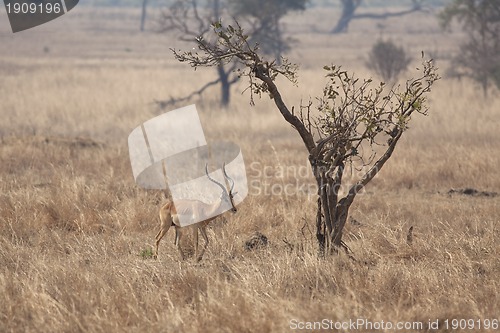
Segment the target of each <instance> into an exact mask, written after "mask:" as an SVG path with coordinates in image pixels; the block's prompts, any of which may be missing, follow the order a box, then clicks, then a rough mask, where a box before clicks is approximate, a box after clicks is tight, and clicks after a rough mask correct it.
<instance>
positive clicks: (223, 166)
mask: <svg viewBox="0 0 500 333" xmlns="http://www.w3.org/2000/svg"><path fill="white" fill-rule="evenodd" d="M222 172H223V173H224V177H226V179H227V180H228V181H229V182H230V183H231V189H230V190H229V192H232V191H233V189H234V180H233V179H232V178H231V177H229V176H228V174H227V172H226V162H224V164H222Z"/></svg>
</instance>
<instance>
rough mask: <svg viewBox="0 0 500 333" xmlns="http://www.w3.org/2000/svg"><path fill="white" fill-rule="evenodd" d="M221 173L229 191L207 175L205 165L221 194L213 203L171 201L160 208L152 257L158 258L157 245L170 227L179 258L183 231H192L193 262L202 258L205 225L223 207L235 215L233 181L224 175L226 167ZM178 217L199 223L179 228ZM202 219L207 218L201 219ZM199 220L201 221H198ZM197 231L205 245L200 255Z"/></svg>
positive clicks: (206, 237) (206, 240) (205, 231)
mask: <svg viewBox="0 0 500 333" xmlns="http://www.w3.org/2000/svg"><path fill="white" fill-rule="evenodd" d="M222 172H223V174H224V178H225V179H226V180H227V181H228V183H229V184H230V187H229V189H228V188H227V187H226V186H225V185H223V184H221V183H219V182H218V181H216V180H215V179H213V178H212V177H210V175H209V173H208V165H205V173H206V175H207V177H208V179H209V180H210V181H212V182H213V183H215V184H217V185H218V186H219V187H220V188H221V189H222V193H221V195H220V197H219V199H217V200H216V201H215V202H214V203H212V204H206V203H204V202H202V201H199V200H187V199H184V200H175V204H174V202H173V201H172V200H169V201H168V202H167V203H166V204H165V205H163V206H162V207H161V208H160V230H159V231H158V234H157V235H156V250H155V254H154V257H155V258H157V257H158V245H159V244H160V241H161V239H162V238H163V236H165V234H166V233H167V231H168V229H170V227H171V226H174V227H175V245H177V248H178V249H179V253H180V254H181V258H182V259H183V260H184V259H185V256H184V252H183V251H182V248H181V244H180V241H181V238H182V235H183V233H184V231H185V229H188V228H190V229H192V230H193V236H194V244H195V260H197V261H199V260H201V258H202V257H203V254H204V253H205V250H206V249H207V246H208V236H207V230H206V228H207V225H208V224H209V223H210V222H211V221H213V220H214V219H215V218H216V217H218V216H219V215H221V214H222V213H224V210H223V209H224V207H230V211H231V212H233V213H236V211H237V209H236V206H235V205H234V201H233V197H234V195H236V193H233V189H234V180H232V179H231V178H230V177H229V176H228V175H227V173H226V165H225V163H224V165H223V166H222ZM179 215H181V216H187V217H188V218H189V219H191V220H193V221H199V222H196V223H193V224H190V225H187V226H181V224H180V221H179ZM204 217H208V218H206V219H203V218H204ZM200 220H201V221H200ZM198 230H200V233H201V236H202V237H203V240H204V241H205V245H204V246H203V250H202V251H201V253H198Z"/></svg>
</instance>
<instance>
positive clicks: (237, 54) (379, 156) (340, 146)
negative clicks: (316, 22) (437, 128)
mask: <svg viewBox="0 0 500 333" xmlns="http://www.w3.org/2000/svg"><path fill="white" fill-rule="evenodd" d="M213 31H214V35H215V36H214V37H215V40H216V42H215V43H207V42H206V41H205V39H198V40H197V44H198V48H199V50H200V51H199V52H194V51H188V52H182V51H175V50H174V55H175V57H176V59H177V60H179V61H181V62H187V63H189V64H190V65H191V66H192V67H194V68H197V67H200V66H209V67H210V66H218V65H219V64H220V63H225V62H230V61H237V62H238V63H240V64H241V65H242V66H244V69H243V70H242V71H241V75H242V76H245V77H247V78H248V82H249V87H248V90H249V91H250V93H251V97H250V101H251V103H252V104H253V102H254V96H255V95H258V96H260V95H261V94H263V93H264V94H268V95H269V97H270V98H271V99H272V100H273V101H274V103H275V105H276V108H277V109H278V111H279V112H280V113H281V115H282V116H283V118H284V119H285V121H287V122H288V123H289V124H290V125H292V127H293V128H294V129H295V130H296V131H297V133H298V134H299V135H300V137H301V138H302V141H303V143H304V145H305V147H306V149H307V152H308V155H309V163H310V165H311V168H312V171H313V174H314V176H315V178H316V183H317V186H318V201H317V214H316V237H317V240H318V244H319V248H320V252H321V253H325V251H326V253H330V252H332V251H336V249H338V248H339V247H343V248H344V249H345V250H346V251H348V246H347V245H346V244H345V243H344V242H343V241H342V234H343V230H344V226H345V223H346V220H347V216H348V213H349V208H350V207H351V204H352V203H353V201H354V198H355V197H356V195H357V194H358V193H359V192H360V191H361V190H363V188H364V187H365V186H366V185H367V184H368V183H369V182H370V181H371V180H372V179H373V177H375V175H376V174H377V173H378V172H379V171H380V170H381V169H382V167H383V166H384V165H385V163H386V162H387V160H388V159H389V158H390V157H391V155H392V153H393V152H394V149H395V147H396V144H397V143H398V142H399V140H400V138H401V137H402V135H403V133H404V132H405V130H406V129H407V128H408V123H409V122H410V120H411V118H412V116H413V115H414V114H415V113H420V114H426V113H427V111H428V108H427V106H426V98H425V95H426V94H427V93H429V92H430V90H431V87H432V85H433V84H434V82H435V81H436V80H438V79H439V77H438V75H437V73H436V68H435V67H434V65H433V64H432V62H431V61H423V62H422V68H421V75H420V76H419V77H417V78H416V79H411V80H408V81H407V82H406V85H405V86H404V87H402V89H401V91H399V89H390V90H388V91H386V89H385V85H384V84H383V83H381V84H380V85H377V86H376V87H375V88H372V87H371V84H372V80H360V79H358V78H355V77H354V76H353V75H350V74H348V73H347V72H345V71H343V70H341V68H340V67H337V66H325V67H324V69H325V71H326V78H327V84H326V86H325V88H324V89H323V94H322V95H321V96H320V97H318V99H317V100H318V102H317V105H316V107H315V108H316V110H314V107H313V102H309V103H307V104H306V105H301V106H300V108H299V110H298V111H296V110H295V108H293V107H292V108H291V109H290V108H289V107H288V106H287V104H286V102H285V99H284V98H283V96H282V95H281V93H280V90H279V88H278V85H277V83H276V78H277V77H278V76H284V77H285V78H287V79H288V80H290V81H291V82H293V83H297V67H296V66H295V65H293V64H291V63H290V62H288V60H287V59H283V63H282V64H281V65H277V64H276V63H274V62H267V61H265V60H264V59H263V58H261V55H260V54H259V53H258V49H257V47H256V46H252V45H250V44H249V42H248V36H246V35H245V34H244V32H243V30H242V29H241V27H240V26H239V25H238V24H237V25H236V27H233V26H231V25H228V26H227V27H226V26H223V25H222V24H221V23H220V22H218V23H215V24H214V25H213ZM349 168H358V170H360V176H359V177H358V178H357V179H356V180H354V181H353V183H352V184H349V185H347V177H344V176H345V174H346V172H347V170H348V169H349Z"/></svg>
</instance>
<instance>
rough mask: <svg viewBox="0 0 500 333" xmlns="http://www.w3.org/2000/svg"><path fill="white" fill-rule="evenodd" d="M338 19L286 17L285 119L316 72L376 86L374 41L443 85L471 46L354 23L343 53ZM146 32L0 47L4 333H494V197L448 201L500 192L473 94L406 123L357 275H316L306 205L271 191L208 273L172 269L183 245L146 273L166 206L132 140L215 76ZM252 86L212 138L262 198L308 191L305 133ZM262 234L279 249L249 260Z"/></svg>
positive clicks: (116, 14)
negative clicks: (424, 62) (426, 58)
mask: <svg viewBox="0 0 500 333" xmlns="http://www.w3.org/2000/svg"><path fill="white" fill-rule="evenodd" d="M335 15H337V13H335V12H332V11H330V10H311V11H306V12H305V13H304V14H299V15H295V16H293V17H289V18H287V20H286V29H287V31H289V32H290V33H292V34H293V35H294V37H295V38H296V39H297V40H298V44H297V45H296V47H295V49H294V50H293V51H292V52H291V54H290V58H291V59H292V61H296V62H300V63H301V71H300V73H299V86H298V87H294V86H292V85H290V84H288V83H286V82H283V83H280V84H281V86H282V90H283V91H282V93H283V95H284V96H285V98H286V99H287V101H289V103H290V104H295V105H297V104H298V103H300V100H301V99H304V100H307V99H308V98H309V96H311V95H313V96H314V95H316V94H319V92H320V89H321V87H322V84H323V82H324V81H323V79H322V77H323V73H322V70H321V68H322V66H323V65H324V64H328V63H336V64H344V66H345V67H346V68H347V69H349V70H352V71H355V72H356V73H358V74H359V75H361V76H373V73H369V72H368V71H367V70H366V69H365V68H364V61H366V58H367V54H368V51H369V49H370V47H371V44H372V43H373V41H374V39H375V38H376V37H377V36H378V35H380V34H383V35H384V37H387V38H389V37H390V38H393V40H395V41H396V42H398V43H401V44H403V45H404V46H405V47H406V48H407V50H408V52H411V53H412V54H415V56H416V57H417V58H418V55H419V53H420V51H421V50H424V51H426V52H428V53H434V54H435V56H436V58H437V62H438V66H439V67H442V68H443V71H444V69H446V66H448V63H449V57H450V55H451V54H453V52H454V50H455V49H456V46H457V43H458V41H459V40H460V38H461V34H460V33H458V32H457V33H452V34H443V33H441V32H440V30H439V28H438V27H437V23H436V22H435V21H434V19H433V18H432V16H431V15H420V16H414V17H412V18H411V19H410V17H407V18H404V19H401V20H398V19H395V20H390V21H387V22H386V23H384V24H385V28H384V29H383V31H382V32H380V31H378V30H377V28H376V23H375V22H371V21H359V22H355V23H353V24H352V27H351V32H350V33H349V34H347V35H341V36H331V35H328V34H326V33H325V31H328V28H330V25H331V24H332V22H333V19H331V17H334V16H335ZM138 17H139V13H136V12H134V11H132V10H115V9H99V11H97V10H94V9H88V8H81V9H79V8H77V9H75V10H73V11H72V12H71V13H70V14H67V15H66V16H65V17H63V18H61V19H60V20H57V21H54V22H52V23H50V24H47V25H45V26H41V27H39V28H37V29H33V30H29V31H26V32H23V33H19V34H15V35H12V34H11V33H10V32H9V31H8V30H7V28H6V27H3V30H2V31H1V32H0V41H1V43H2V48H1V49H0V87H1V89H0V114H1V119H2V121H1V122H0V140H1V141H0V190H1V191H0V293H1V295H2V301H1V302H0V331H1V332H41V331H43V332H123V331H127V332H145V331H146V332H152V331H160V332H200V331H203V332H289V331H291V330H292V329H291V325H292V323H294V322H298V321H300V322H306V321H308V322H312V321H321V320H323V319H328V320H333V321H339V322H347V321H349V320H354V321H355V320H357V319H361V318H366V319H368V320H370V321H372V322H375V321H377V322H380V321H382V320H383V321H385V322H394V323H396V322H402V321H410V322H416V321H420V322H422V323H423V324H424V329H423V331H430V329H427V328H425V327H427V326H426V325H427V323H428V322H429V321H435V320H438V319H439V320H440V324H441V326H440V328H439V330H438V331H441V332H445V331H451V330H450V329H448V330H446V327H445V326H444V321H445V320H446V319H449V320H450V324H451V320H452V319H474V320H475V327H474V329H472V330H471V331H474V332H491V330H487V329H485V328H483V327H481V328H479V327H478V325H479V324H478V323H479V322H478V320H486V319H490V320H491V319H498V316H499V313H498V309H499V308H500V298H499V296H498V295H499V294H500V293H499V291H500V285H499V282H498V275H499V273H500V261H499V260H498V257H499V255H500V242H499V238H500V229H499V226H498V222H499V216H500V208H499V207H500V205H499V197H498V196H497V197H473V196H463V195H459V194H448V191H449V190H450V189H452V188H454V189H457V188H466V187H471V188H476V189H479V190H483V191H489V192H499V191H500V190H499V189H500V177H499V173H498V165H500V144H499V139H500V134H499V132H498V124H499V123H500V99H499V95H498V92H496V91H492V92H491V93H490V95H489V98H488V99H485V98H483V96H482V93H481V91H480V89H479V87H477V86H476V85H475V84H474V83H473V82H471V81H468V80H462V81H457V80H453V79H450V78H446V77H445V78H443V80H441V81H440V82H439V83H438V84H437V86H436V87H435V89H434V90H433V92H432V94H431V97H430V106H431V111H430V115H429V116H428V117H416V118H415V119H413V121H412V123H411V128H410V129H409V131H408V133H407V135H406V137H405V138H404V140H402V142H401V143H400V145H399V146H398V148H397V149H396V152H395V153H394V156H393V158H392V159H391V160H390V161H389V162H388V164H387V166H386V167H384V169H383V170H382V171H381V172H380V174H379V175H378V176H377V177H376V178H375V179H374V180H373V182H372V183H370V185H369V186H368V188H367V190H366V193H363V194H362V195H360V197H358V199H357V201H356V202H355V204H354V206H353V208H352V210H351V214H352V216H353V217H354V219H355V220H356V221H357V222H358V223H351V224H349V226H348V232H347V234H346V239H345V241H346V242H347V243H348V245H349V246H350V247H351V249H352V250H353V252H354V255H355V257H356V259H357V261H352V260H350V259H349V258H348V257H346V256H344V255H339V256H332V257H328V258H326V259H320V258H318V257H317V252H316V251H317V248H316V244H315V240H314V235H313V234H314V222H313V221H314V216H315V209H314V205H315V197H314V195H313V194H314V193H312V194H310V193H305V192H299V193H297V194H291V195H284V194H283V193H281V192H279V190H275V191H274V192H273V191H271V190H269V191H267V192H266V191H264V189H263V188H253V189H252V188H251V189H250V195H249V197H247V198H246V200H245V201H244V202H243V203H242V204H241V205H240V207H239V210H238V213H237V214H235V215H231V216H227V223H223V221H219V222H216V223H214V226H213V228H211V230H210V231H209V237H210V240H211V243H210V246H209V248H208V250H207V252H206V253H205V257H204V259H203V261H202V262H200V263H197V264H195V263H194V262H193V261H192V260H191V261H184V262H183V261H180V259H179V258H178V253H177V251H176V249H175V247H174V245H173V236H172V235H167V237H166V241H164V242H163V243H162V244H161V248H160V256H159V259H158V260H152V259H150V258H149V255H148V254H149V252H148V250H149V249H151V247H152V245H153V242H154V236H155V234H156V231H157V227H158V217H157V212H158V209H159V207H160V205H161V203H162V201H163V200H164V199H163V195H162V194H161V193H157V192H152V191H145V190H142V189H140V188H138V187H137V186H136V185H135V184H134V180H133V177H132V173H131V169H130V162H129V160H128V149H127V144H126V142H127V141H126V140H127V136H128V133H129V132H130V131H131V130H132V129H133V128H135V127H136V126H137V125H138V124H140V123H141V122H143V121H145V120H147V119H149V118H151V117H153V116H155V115H157V114H160V113H161V112H163V111H161V110H158V109H157V108H156V106H155V105H154V103H153V101H154V100H155V99H163V98H165V99H166V98H168V97H170V96H174V97H180V96H183V95H184V94H187V93H189V92H191V91H192V90H193V89H194V88H196V87H198V86H199V83H200V82H203V81H205V80H210V79H212V77H213V72H212V71H211V70H201V71H199V72H192V71H191V70H190V69H189V68H187V67H185V66H184V65H181V64H177V63H175V62H174V61H173V60H172V56H171V54H170V53H169V51H168V48H169V47H188V46H187V45H182V44H179V43H177V42H175V41H174V40H173V38H172V37H169V36H166V35H160V34H155V33H154V32H152V31H149V32H147V33H143V34H141V33H139V32H138V31H137V30H138V22H139V19H138ZM0 18H1V19H0V21H1V22H4V20H3V19H4V18H6V17H5V13H4V12H2V13H0ZM150 29H152V27H150ZM311 31H316V32H311ZM4 46H5V47H4ZM416 65H418V59H416V60H415V64H414V66H416ZM414 66H413V67H414ZM406 75H407V76H408V77H410V76H411V75H412V72H409V73H406ZM244 87H245V86H244V83H243V82H241V83H240V84H238V85H237V87H235V89H234V90H233V102H232V104H231V106H230V108H229V109H228V110H225V111H224V110H219V108H218V106H217V92H218V91H217V89H216V88H214V89H212V90H210V91H209V92H207V94H205V95H204V96H203V98H202V99H201V100H196V101H195V102H196V104H197V107H198V110H199V112H200V117H201V120H202V124H203V126H204V129H205V134H206V136H207V138H208V139H209V140H216V139H221V138H223V139H225V140H231V141H234V142H236V143H237V144H239V145H240V147H242V151H243V154H244V158H245V161H246V164H247V167H248V170H247V171H248V178H249V181H250V182H252V181H253V182H254V183H255V182H256V181H258V182H259V183H260V184H263V183H265V184H267V185H268V188H270V187H272V186H274V185H275V187H274V188H275V189H279V188H280V186H283V185H286V184H298V185H301V184H306V185H307V184H311V181H312V180H311V178H310V175H309V176H308V175H307V174H298V175H294V174H293V173H291V170H295V169H293V168H294V167H302V168H305V166H306V155H305V150H304V149H303V147H302V144H301V142H300V139H299V138H298V137H297V135H296V133H295V132H294V130H293V129H291V128H290V127H289V126H288V125H286V123H284V121H283V120H282V119H281V118H280V116H279V114H278V112H277V111H276V110H275V109H274V107H273V104H272V101H268V100H266V98H263V99H262V100H259V101H257V106H255V107H251V106H250V105H249V103H248V96H247V95H240V92H241V91H242V90H243V89H244ZM252 163H253V164H252ZM251 165H253V167H250V166H251ZM264 168H267V169H265V170H266V175H267V176H264V175H263V174H262V173H263V171H264ZM280 170H288V171H290V173H288V174H285V175H283V176H280V175H279V173H280ZM259 191H260V192H259ZM410 226H413V227H414V240H413V243H412V244H411V245H409V244H408V243H407V239H406V238H407V232H408V229H409V227H410ZM256 231H259V232H261V233H263V234H265V235H266V236H267V237H268V238H269V245H268V247H266V248H263V249H259V250H256V251H247V250H245V247H244V243H245V240H246V239H247V238H248V237H250V236H251V235H252V234H253V233H254V232H256ZM186 245H187V244H186ZM481 323H483V324H484V322H481ZM339 331H342V332H347V331H352V330H349V329H341V330H339ZM359 331H361V332H367V331H370V330H369V329H366V328H364V329H363V328H361V329H360V330H359ZM378 331H380V332H385V331H387V332H393V331H395V330H389V329H381V330H378ZM402 331H403V330H401V332H402ZM410 331H417V330H411V329H409V330H404V332H410ZM421 331H422V330H421Z"/></svg>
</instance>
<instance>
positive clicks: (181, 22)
mask: <svg viewBox="0 0 500 333" xmlns="http://www.w3.org/2000/svg"><path fill="white" fill-rule="evenodd" d="M226 5H227V4H226V3H225V2H224V1H222V0H209V1H207V2H204V6H203V8H200V6H199V1H198V0H175V1H174V2H173V4H172V5H171V6H170V7H169V8H168V9H167V10H165V11H163V12H162V14H161V18H160V22H159V23H160V32H173V33H176V34H177V35H178V38H179V40H182V41H189V42H195V41H197V40H199V39H200V40H203V39H204V35H205V34H206V33H207V32H208V31H210V30H211V23H213V22H216V21H219V20H220V19H221V16H222V12H223V8H225V7H226ZM204 42H205V43H207V41H204ZM215 67H216V70H217V79H215V80H213V81H210V82H208V83H206V84H205V85H203V86H202V87H201V88H199V89H197V90H196V91H194V92H192V93H191V94H189V95H187V96H184V97H181V98H170V99H169V100H165V101H157V103H158V104H159V105H160V107H166V106H167V105H170V104H174V103H177V102H182V101H187V100H190V99H191V98H193V97H194V96H197V95H198V96H199V95H201V94H202V93H203V92H204V91H205V90H206V89H207V88H209V87H211V86H214V85H217V84H218V85H220V92H221V99H220V103H221V105H222V106H224V107H225V106H227V105H228V104H229V102H230V99H231V86H232V85H233V84H234V83H236V82H237V81H238V79H239V76H238V75H237V74H235V70H236V68H237V63H236V62H231V61H227V62H220V63H218V64H217V66H215Z"/></svg>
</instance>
